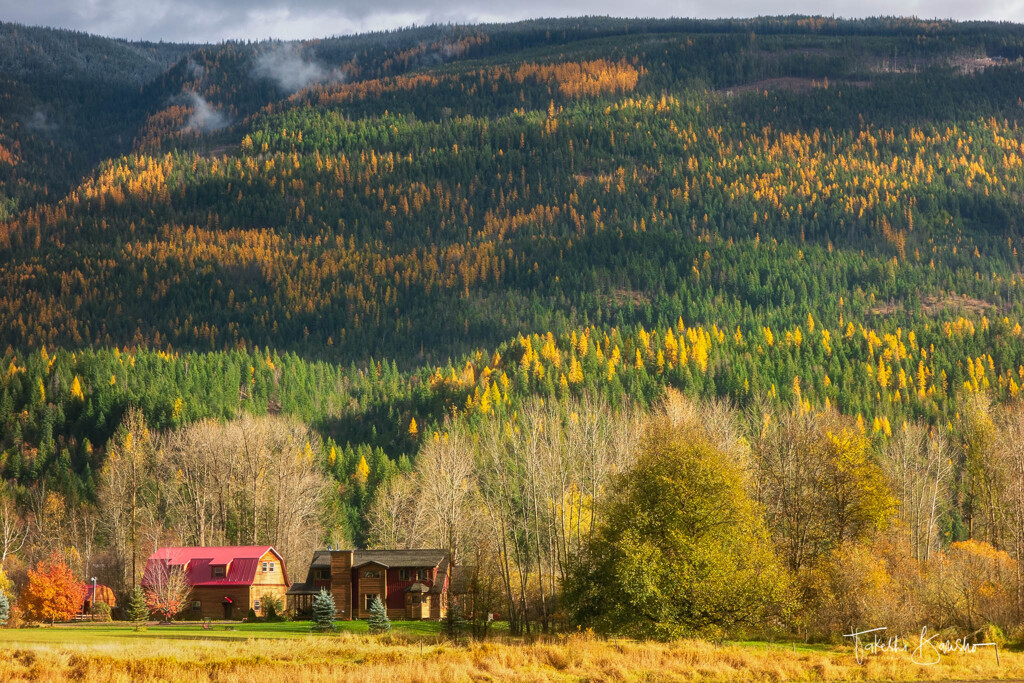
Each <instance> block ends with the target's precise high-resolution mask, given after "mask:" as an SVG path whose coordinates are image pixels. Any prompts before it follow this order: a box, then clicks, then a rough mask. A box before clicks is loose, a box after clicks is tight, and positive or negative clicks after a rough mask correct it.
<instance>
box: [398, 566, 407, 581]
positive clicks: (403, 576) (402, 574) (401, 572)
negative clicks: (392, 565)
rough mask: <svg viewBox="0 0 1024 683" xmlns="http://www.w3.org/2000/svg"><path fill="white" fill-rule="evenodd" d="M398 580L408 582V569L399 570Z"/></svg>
mask: <svg viewBox="0 0 1024 683" xmlns="http://www.w3.org/2000/svg"><path fill="white" fill-rule="evenodd" d="M398 580H399V581H408V580H409V570H408V569H399V570H398Z"/></svg>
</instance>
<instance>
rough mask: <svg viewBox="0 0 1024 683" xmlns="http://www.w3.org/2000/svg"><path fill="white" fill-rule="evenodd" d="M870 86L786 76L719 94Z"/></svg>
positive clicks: (864, 82)
mask: <svg viewBox="0 0 1024 683" xmlns="http://www.w3.org/2000/svg"><path fill="white" fill-rule="evenodd" d="M870 85H871V81H832V80H828V79H824V78H822V79H817V78H796V77H794V76H785V77H782V78H766V79H764V80H763V81H754V82H753V83H743V84H742V85H734V86H732V87H731V88H723V89H722V90H719V91H718V92H720V93H722V94H723V95H726V96H732V95H742V94H744V93H748V92H763V91H765V90H790V91H793V92H808V91H810V90H815V89H817V88H825V87H828V88H842V87H854V88H866V87H868V86H870Z"/></svg>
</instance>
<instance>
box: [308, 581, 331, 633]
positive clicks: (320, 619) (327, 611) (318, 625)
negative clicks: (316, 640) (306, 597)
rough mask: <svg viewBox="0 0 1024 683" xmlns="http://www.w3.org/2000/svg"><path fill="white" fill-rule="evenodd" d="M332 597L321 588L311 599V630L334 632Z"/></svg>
mask: <svg viewBox="0 0 1024 683" xmlns="http://www.w3.org/2000/svg"><path fill="white" fill-rule="evenodd" d="M336 609H337V608H336V607H335V605H334V596H332V595H331V594H330V593H328V592H327V590H326V589H323V588H321V589H320V592H319V593H317V594H316V597H314V598H313V629H315V630H317V631H333V630H334V628H335V627H334V612H335V611H336Z"/></svg>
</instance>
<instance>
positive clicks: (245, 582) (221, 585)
mask: <svg viewBox="0 0 1024 683" xmlns="http://www.w3.org/2000/svg"><path fill="white" fill-rule="evenodd" d="M176 567H180V568H182V569H183V570H184V571H185V576H186V577H187V579H188V583H189V585H190V586H191V590H190V591H189V599H188V602H187V603H186V606H185V609H184V611H183V612H182V613H181V616H183V617H184V618H186V619H242V618H243V617H245V615H246V614H247V613H248V612H249V609H250V608H251V609H253V610H255V611H256V613H257V614H263V613H265V611H266V609H267V606H266V605H264V604H262V598H263V597H264V596H268V595H269V596H274V597H277V598H279V599H280V600H281V603H282V604H284V602H285V599H286V598H285V594H286V592H287V590H288V585H289V582H288V571H287V569H286V568H285V565H284V559H282V558H281V555H280V554H279V553H278V552H277V551H276V550H274V549H273V548H272V547H271V546H269V545H243V546H222V547H194V548H177V547H170V548H160V549H158V550H157V551H156V552H155V553H153V554H152V555H150V556H149V560H148V561H147V562H146V574H145V576H146V577H150V576H155V575H157V574H156V572H159V571H167V570H168V568H169V569H174V568H176ZM142 585H143V588H145V587H146V578H143V582H142Z"/></svg>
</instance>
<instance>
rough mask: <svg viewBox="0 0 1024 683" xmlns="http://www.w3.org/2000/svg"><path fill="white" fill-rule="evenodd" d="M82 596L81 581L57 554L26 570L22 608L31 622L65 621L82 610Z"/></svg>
mask: <svg viewBox="0 0 1024 683" xmlns="http://www.w3.org/2000/svg"><path fill="white" fill-rule="evenodd" d="M83 595H84V593H83V591H82V582H81V580H79V579H78V578H77V577H76V576H75V575H74V573H73V572H72V571H71V570H70V569H69V568H68V566H67V564H65V562H64V560H63V559H62V558H61V557H60V555H57V554H53V555H51V556H50V558H49V559H48V560H45V561H41V562H39V563H38V564H37V565H36V568H35V569H34V570H33V569H29V570H28V584H27V585H26V586H25V588H24V590H23V591H22V594H21V608H22V609H23V610H24V614H25V618H26V619H29V620H32V621H47V622H50V623H53V622H55V621H68V620H69V619H71V618H72V617H74V616H75V615H76V614H78V613H79V611H81V609H82V599H83Z"/></svg>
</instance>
